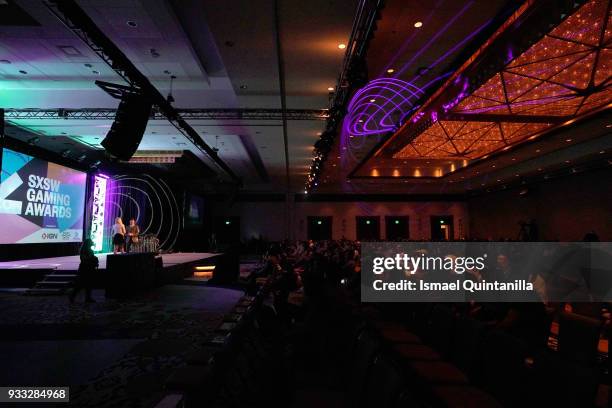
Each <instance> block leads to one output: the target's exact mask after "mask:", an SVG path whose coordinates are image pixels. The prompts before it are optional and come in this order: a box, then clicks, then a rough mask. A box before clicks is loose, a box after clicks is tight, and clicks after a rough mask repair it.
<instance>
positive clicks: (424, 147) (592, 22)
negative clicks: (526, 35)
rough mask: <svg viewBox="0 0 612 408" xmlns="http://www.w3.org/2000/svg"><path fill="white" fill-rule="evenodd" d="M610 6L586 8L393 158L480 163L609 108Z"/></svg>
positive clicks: (601, 0)
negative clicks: (491, 156) (474, 160)
mask: <svg viewBox="0 0 612 408" xmlns="http://www.w3.org/2000/svg"><path fill="white" fill-rule="evenodd" d="M611 3H612V0H591V1H588V2H587V3H585V4H584V5H583V6H582V7H580V8H579V9H577V11H576V12H574V13H573V14H572V15H571V16H569V17H568V18H567V19H565V20H564V21H563V22H562V23H561V24H560V25H558V26H557V27H556V28H554V29H553V30H552V31H550V32H549V33H548V34H546V35H545V36H544V37H543V38H542V39H540V40H539V41H538V42H536V43H535V44H534V45H532V46H531V47H530V48H528V49H527V50H526V51H525V52H524V53H522V54H521V55H519V56H517V57H516V58H514V59H512V60H511V62H509V63H508V64H507V65H506V66H505V67H504V68H503V69H502V70H501V72H498V73H497V74H495V75H494V76H493V77H492V78H490V79H489V80H488V81H487V82H486V83H485V84H483V85H482V86H480V87H479V88H478V89H477V90H476V91H474V92H473V93H472V94H471V95H469V96H467V97H465V98H464V99H463V100H461V102H460V103H458V104H457V105H456V106H455V107H454V108H452V109H450V111H449V112H447V114H445V115H443V116H441V117H440V119H439V120H437V121H435V122H434V123H433V124H432V125H431V126H430V127H429V128H427V129H426V130H424V131H423V132H422V133H420V134H419V135H418V136H416V137H415V138H414V139H413V141H412V142H411V143H409V144H407V145H406V146H405V147H404V148H402V149H401V150H399V151H398V152H397V153H396V154H395V155H394V156H393V157H394V158H396V159H423V158H431V159H468V160H472V159H479V158H484V157H485V156H488V155H490V154H491V153H495V152H498V151H502V150H505V149H508V148H509V147H511V146H513V145H515V144H517V143H519V142H522V141H525V140H527V139H529V138H534V137H537V135H539V134H542V133H544V132H546V131H547V130H550V129H552V128H553V127H556V126H558V125H559V124H562V123H567V122H568V121H573V120H576V119H578V118H580V117H582V116H584V115H586V114H589V113H592V112H594V111H597V110H600V109H602V108H605V107H607V106H608V105H610V103H612V89H611V87H612V12H611V6H612V4H611Z"/></svg>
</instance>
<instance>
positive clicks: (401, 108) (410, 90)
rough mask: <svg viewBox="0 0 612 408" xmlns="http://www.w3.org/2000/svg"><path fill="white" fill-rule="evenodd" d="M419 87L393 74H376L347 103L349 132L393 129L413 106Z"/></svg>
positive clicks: (369, 132)
mask: <svg viewBox="0 0 612 408" xmlns="http://www.w3.org/2000/svg"><path fill="white" fill-rule="evenodd" d="M422 96H423V90H422V89H421V88H419V87H417V86H415V85H413V84H412V83H410V82H406V81H402V80H400V79H396V78H379V79H375V80H373V81H371V82H369V83H368V84H367V85H366V86H365V87H363V88H362V89H360V90H359V91H358V92H357V93H355V95H354V96H353V98H352V99H351V102H350V103H349V105H348V114H347V120H346V121H345V126H346V127H347V128H346V129H347V130H348V132H349V133H350V134H351V135H359V136H366V135H373V134H381V133H387V132H389V131H392V130H395V129H396V128H397V126H398V124H399V123H402V122H403V120H404V118H405V117H406V116H408V115H409V114H410V113H411V112H412V111H413V110H414V109H415V107H416V106H415V105H416V103H417V101H418V100H419V98H421V97H422Z"/></svg>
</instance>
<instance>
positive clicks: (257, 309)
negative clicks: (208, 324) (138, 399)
mask: <svg viewBox="0 0 612 408" xmlns="http://www.w3.org/2000/svg"><path fill="white" fill-rule="evenodd" d="M269 292H270V282H269V281H266V282H264V283H263V285H261V286H260V287H259V289H258V291H257V293H256V295H255V296H246V295H245V296H243V297H242V298H241V299H240V300H239V301H238V303H237V304H236V305H235V307H234V308H233V310H232V311H230V312H229V313H228V314H226V315H225V317H224V318H223V321H222V322H221V323H220V324H219V326H218V327H217V329H216V330H215V331H214V332H213V333H212V334H211V336H210V337H209V339H208V340H207V341H206V342H205V344H204V345H203V347H202V349H201V350H198V351H197V352H195V353H193V354H192V355H190V356H188V358H187V365H185V366H182V367H179V368H177V369H175V370H174V372H173V373H172V374H171V375H170V376H169V377H168V379H167V380H166V383H165V389H166V392H167V395H166V397H165V398H164V399H163V400H162V401H160V403H159V404H158V408H162V407H163V408H176V407H180V408H190V407H203V406H205V407H259V406H270V404H271V402H272V403H273V404H272V405H273V406H282V404H277V403H275V402H274V401H273V398H271V396H278V400H279V401H281V400H284V401H286V399H287V397H286V396H285V395H283V393H282V392H278V389H277V385H278V384H280V383H282V381H284V380H286V378H287V376H286V375H284V371H285V370H284V369H283V360H282V358H281V354H280V353H279V352H280V351H281V350H282V347H278V344H277V342H278V341H279V340H278V339H279V336H278V333H279V331H278V329H277V328H276V327H275V324H274V323H275V322H274V318H273V317H272V318H270V317H269V316H268V315H269V313H270V309H269V308H267V307H266V306H265V305H264V302H266V301H267V299H268V296H269ZM281 389H285V390H286V389H288V388H287V387H284V388H281ZM177 395H180V396H181V398H180V402H178V403H177V401H176V396H177ZM279 401H276V402H279Z"/></svg>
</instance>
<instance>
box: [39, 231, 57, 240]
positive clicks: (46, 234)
mask: <svg viewBox="0 0 612 408" xmlns="http://www.w3.org/2000/svg"><path fill="white" fill-rule="evenodd" d="M41 237H42V239H57V237H58V234H57V233H56V232H43V233H42V236H41Z"/></svg>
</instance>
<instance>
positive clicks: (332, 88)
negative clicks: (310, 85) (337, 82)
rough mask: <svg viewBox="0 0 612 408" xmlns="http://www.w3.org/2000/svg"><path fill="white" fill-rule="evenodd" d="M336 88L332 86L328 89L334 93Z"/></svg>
mask: <svg viewBox="0 0 612 408" xmlns="http://www.w3.org/2000/svg"><path fill="white" fill-rule="evenodd" d="M335 89H336V88H334V87H333V86H330V87H329V88H327V90H328V91H330V92H332V91H333V90H335Z"/></svg>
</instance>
